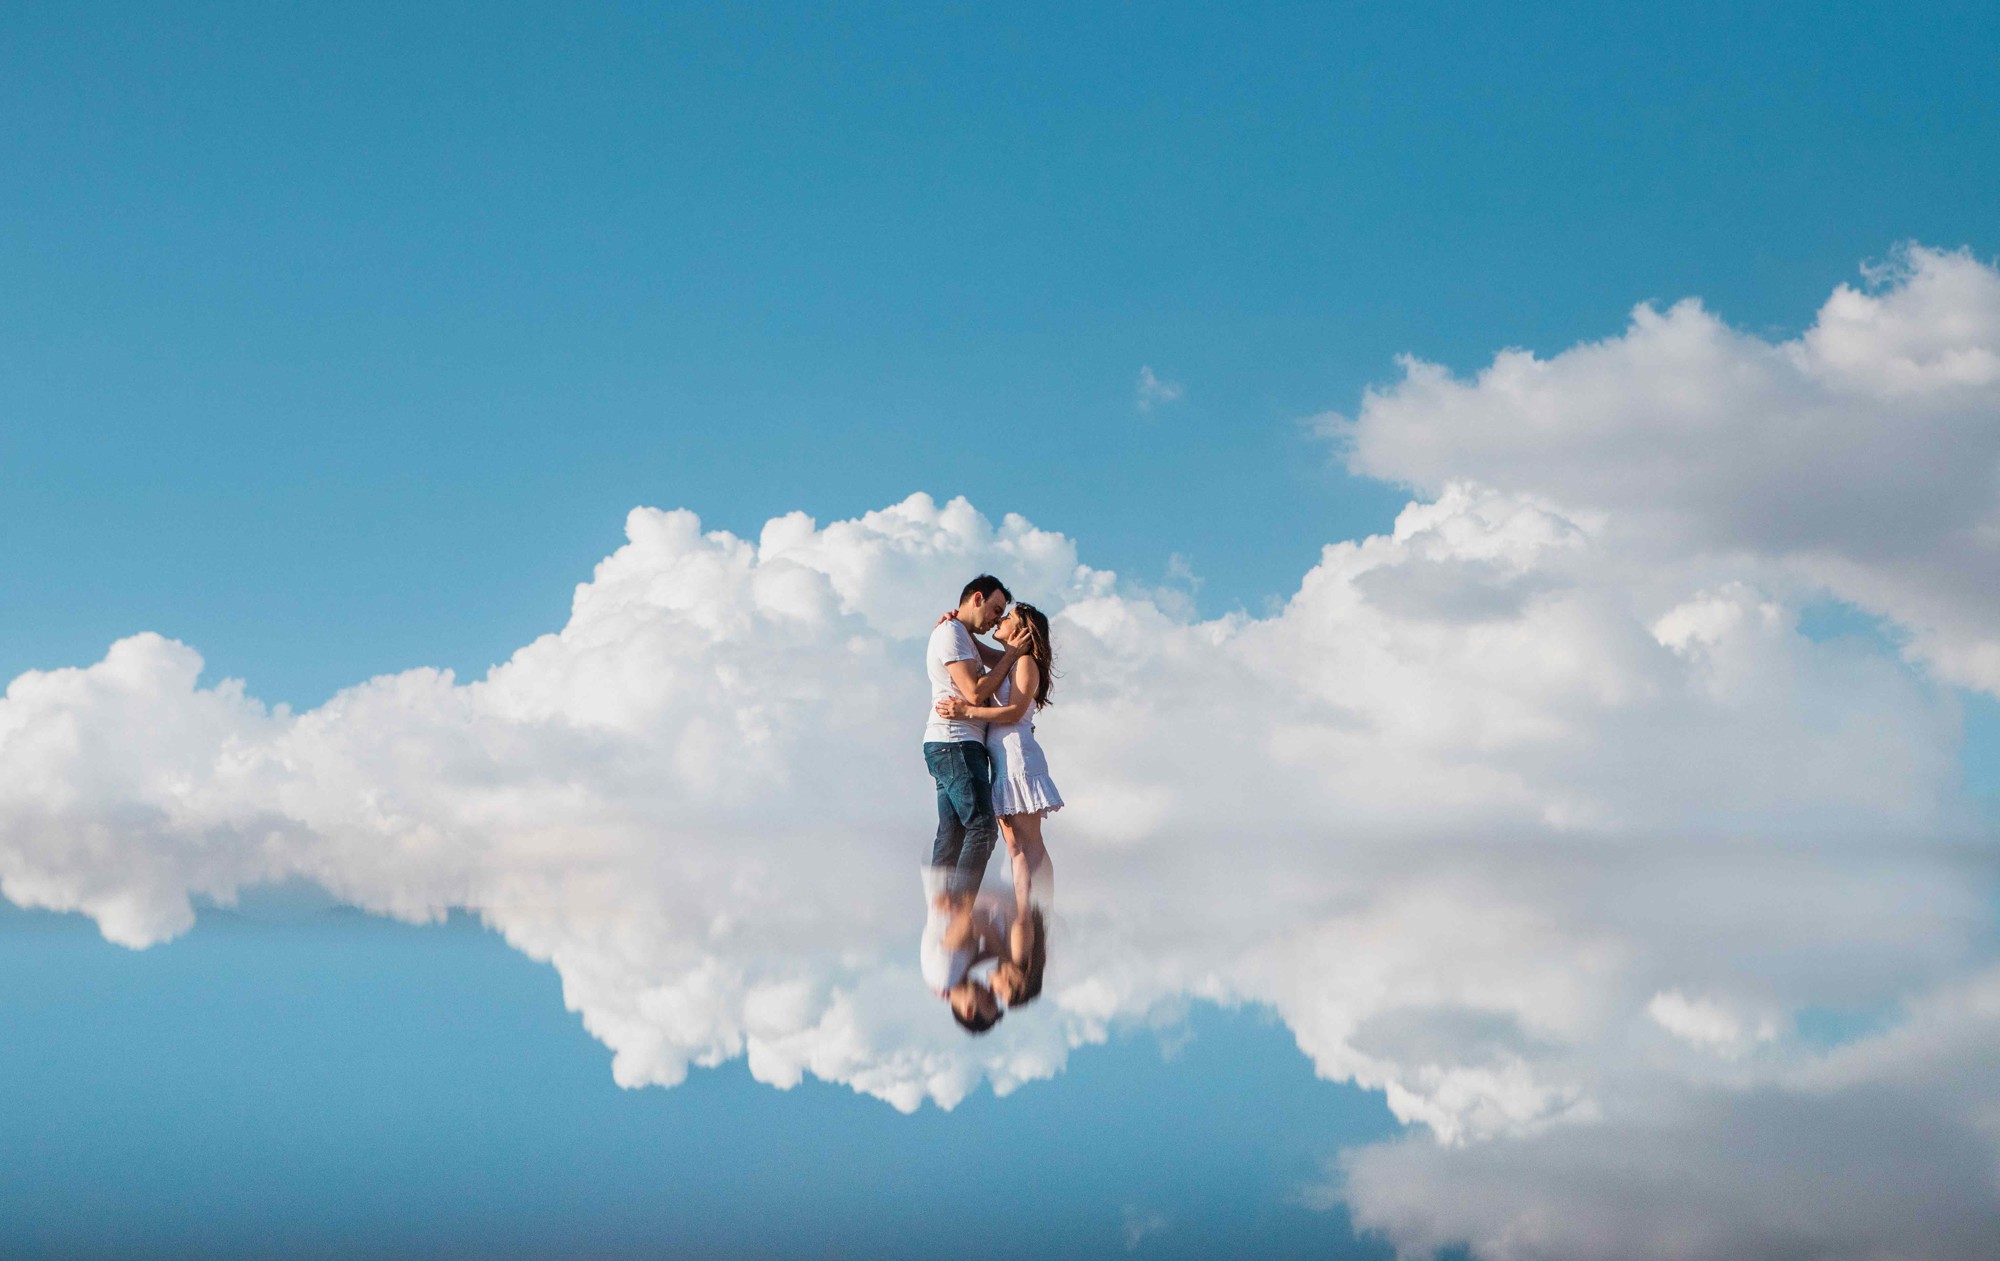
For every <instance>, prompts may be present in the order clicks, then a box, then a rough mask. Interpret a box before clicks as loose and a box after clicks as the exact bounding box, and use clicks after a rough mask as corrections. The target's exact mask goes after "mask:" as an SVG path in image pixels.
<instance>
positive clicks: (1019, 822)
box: [937, 604, 1063, 988]
mask: <svg viewBox="0 0 2000 1261" xmlns="http://www.w3.org/2000/svg"><path fill="white" fill-rule="evenodd" d="M996 634H997V636H998V638H999V639H1000V641H1001V642H1002V643H1006V644H1010V645H1014V646H1017V647H1019V648H1021V649H1022V655H1021V656H1020V658H1019V659H1018V660H1016V661H1015V662H1014V667H1013V669H1011V670H1009V671H1007V672H1006V674H1005V675H1004V676H1003V675H998V674H988V675H986V676H985V677H984V678H982V679H980V680H979V686H978V689H977V691H976V696H977V698H978V699H979V700H980V701H986V700H988V699H989V698H990V699H991V700H992V702H993V703H992V704H976V705H975V704H969V703H968V702H966V701H965V700H964V699H962V698H961V697H957V696H949V697H946V698H944V699H943V700H940V701H939V702H938V703H937V712H938V713H939V714H941V715H943V716H944V717H946V718H963V719H969V720H971V721H973V722H984V723H986V724H987V727H986V751H987V752H988V753H989V754H991V755H992V759H993V812H994V813H995V814H997V815H999V816H1000V829H1001V832H1002V834H1003V835H1004V836H1005V837H1006V839H1007V852H1008V854H1009V855H1010V856H1011V857H1012V859H1013V863H1014V889H1015V892H1016V894H1017V896H1018V897H1020V898H1021V900H1022V906H1021V907H1020V915H1019V917H1018V919H1019V922H1022V923H1026V922H1027V920H1028V914H1027V912H1028V907H1027V904H1026V899H1027V897H1028V894H1029V891H1030V890H1031V889H1032V890H1035V892H1036V896H1037V898H1038V899H1039V898H1041V897H1043V896H1045V895H1046V893H1047V889H1048V883H1049V881H1050V879H1051V878H1052V877H1053V876H1054V875H1055V870H1054V868H1053V867H1052V866H1051V865H1050V863H1049V851H1048V848H1047V847H1046V846H1045V845H1044V844H1043V843H1042V820H1043V819H1044V818H1045V817H1047V816H1048V815H1051V814H1054V813H1055V812H1056V811H1058V810H1060V809H1062V804H1063V799H1062V794H1061V793H1059V792H1057V791H1056V785H1055V781H1054V780H1053V779H1050V778H1049V761H1048V758H1047V757H1046V756H1044V755H1043V753H1042V746H1041V743H1040V742H1039V741H1037V740H1036V739H1035V722H1034V716H1035V714H1036V713H1037V712H1038V711H1039V710H1040V709H1041V708H1042V707H1043V706H1044V705H1047V704H1048V703H1049V686H1050V683H1051V681H1052V679H1053V676H1054V674H1055V670H1054V666H1055V648H1054V645H1053V644H1052V643H1051V641H1050V639H1049V619H1048V618H1047V617H1045V616H1043V614H1042V611H1041V610H1040V609H1038V608H1036V607H1035V606H1034V605H1032V604H1016V605H1015V606H1014V607H1013V608H1011V609H1009V610H1008V611H1007V616H1006V617H1004V618H1002V619H1001V620H1000V625H999V627H998V628H997V630H996ZM1027 931H1031V934H1032V935H1033V936H1034V937H1035V938H1036V939H1039V937H1040V932H1039V930H1027ZM1037 980H1038V982H1039V977H1038V978H1037ZM1038 988H1039V984H1038Z"/></svg>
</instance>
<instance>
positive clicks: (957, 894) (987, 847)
mask: <svg viewBox="0 0 2000 1261" xmlns="http://www.w3.org/2000/svg"><path fill="white" fill-rule="evenodd" d="M1013 599H1014V597H1013V594H1012V593H1011V592H1009V591H1008V590H1007V588H1006V587H1005V586H1003V585H1002V584H1001V582H1000V580H999V579H998V578H995V577H994V576H993V575H991V574H981V575H979V576H978V577H977V578H974V579H973V580H972V581H971V582H968V583H966V584H965V590H964V591H962V592H960V593H959V597H958V609H957V611H956V612H953V613H951V614H948V615H947V616H946V617H945V619H944V620H943V621H941V622H939V623H938V624H937V628H936V629H935V630H933V631H932V632H931V639H930V644H929V647H928V648H927V649H926V650H925V654H924V665H925V668H926V669H927V670H928V672H929V674H930V680H931V704H932V706H936V704H937V702H938V701H939V700H941V699H943V698H944V697H947V696H962V697H964V698H965V699H966V700H967V701H970V702H972V703H974V704H977V703H978V701H979V696H978V692H977V689H978V686H979V680H980V678H981V677H982V676H983V675H985V674H986V672H987V671H988V670H1002V671H1004V670H1008V669H1011V668H1012V667H1013V665H1014V661H1015V659H1016V658H1018V657H1019V656H1020V655H1021V648H1020V647H1019V646H1016V645H1009V646H1008V647H1006V648H1005V649H1000V648H990V647H988V646H987V645H985V644H982V643H980V642H979V641H978V640H977V639H975V638H974V636H976V635H983V634H985V633H986V632H987V631H989V630H992V629H993V628H994V627H995V626H998V625H999V624H1000V619H1001V617H1002V616H1004V615H1005V614H1006V612H1007V606H1008V605H1009V604H1010V603H1012V602H1013ZM924 765H925V766H927V767H929V768H930V772H931V778H932V779H933V780H935V781H936V782H937V804H938V828H937V839H936V841H935V842H934V843H933V844H932V846H931V867H932V868H933V869H934V870H935V869H943V874H944V875H945V882H944V883H945V889H944V890H943V891H944V892H945V893H946V894H947V895H949V896H951V897H953V898H964V899H966V900H968V901H969V900H970V899H971V897H972V895H973V894H975V893H977V892H979V882H980V880H981V879H983V878H984V877H985V875H986V859H987V856H988V855H990V854H991V853H992V852H993V842H994V840H995V839H996V838H997V837H998V835H999V830H1000V825H999V821H998V820H997V819H995V818H994V817H993V761H992V759H991V758H990V757H989V756H988V755H987V752H986V724H985V723H983V722H969V721H967V720H965V719H962V718H945V717H941V716H940V715H939V714H938V713H937V711H936V709H935V708H933V709H932V710H931V713H930V721H929V722H928V723H927V724H926V725H925V727H924Z"/></svg>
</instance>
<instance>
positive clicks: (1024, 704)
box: [937, 657, 1041, 723]
mask: <svg viewBox="0 0 2000 1261" xmlns="http://www.w3.org/2000/svg"><path fill="white" fill-rule="evenodd" d="M1001 677H1003V675H1002V672H1001V671H999V670H995V671H994V672H993V673H991V674H989V675H987V676H986V678H985V679H981V680H980V683H981V684H982V685H983V684H985V683H986V681H987V680H988V679H995V680H997V679H999V678H1001ZM1040 683H1041V671H1040V669H1039V668H1037V667H1036V665H1035V659H1034V658H1033V657H1022V658H1021V659H1020V660H1018V661H1016V662H1015V663H1014V696H1013V699H1011V700H1009V701H1008V702H1007V703H1006V704H1005V705H968V704H967V703H966V702H964V701H962V700H960V699H959V698H958V697H956V696H947V697H945V698H944V699H943V700H941V701H939V702H938V703H937V712H938V713H939V714H940V715H942V716H943V717H946V718H965V719H969V720H970V721H972V722H1002V723H1005V722H1019V721H1021V719H1023V718H1025V717H1027V715H1028V710H1029V709H1031V708H1032V707H1033V706H1034V703H1035V691H1036V689H1037V688H1038V687H1039V686H1040ZM999 686H1000V685H999V683H998V682H995V683H994V684H993V689H994V690H997V689H998V688H999Z"/></svg>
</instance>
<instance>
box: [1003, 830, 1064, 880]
mask: <svg viewBox="0 0 2000 1261" xmlns="http://www.w3.org/2000/svg"><path fill="white" fill-rule="evenodd" d="M1000 826H1001V827H1002V828H1003V829H1005V831H1006V834H1007V853H1008V855H1009V856H1010V857H1011V858H1012V859H1013V861H1014V888H1015V890H1016V891H1017V892H1025V891H1026V890H1029V889H1032V888H1033V887H1034V885H1035V883H1036V882H1037V881H1046V880H1048V879H1050V878H1052V877H1053V876H1054V875H1055V870H1054V868H1052V867H1051V866H1050V865H1049V850H1048V846H1046V845H1044V844H1042V816H1041V815H1039V814H1010V815H1008V816H1007V817H1006V818H1004V819H1002V820H1000Z"/></svg>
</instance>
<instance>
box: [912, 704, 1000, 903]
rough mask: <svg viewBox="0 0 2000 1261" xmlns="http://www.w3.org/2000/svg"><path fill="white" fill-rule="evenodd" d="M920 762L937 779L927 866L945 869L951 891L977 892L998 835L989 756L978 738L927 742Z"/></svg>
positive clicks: (991, 760)
mask: <svg viewBox="0 0 2000 1261" xmlns="http://www.w3.org/2000/svg"><path fill="white" fill-rule="evenodd" d="M924 765H925V766H927V767H929V768H930V772H931V778H932V779H934V780H936V781H937V804H938V827H937V840H936V841H935V842H933V843H932V845H931V866H933V867H942V868H945V869H946V872H947V876H946V887H947V888H949V889H950V890H951V891H952V892H953V893H977V892H978V891H979V882H980V880H981V879H983V878H984V877H985V875H986V859H987V857H988V856H989V855H991V854H992V853H993V842H994V841H995V840H997V839H999V835H1000V823H999V821H998V820H997V819H995V818H994V817H993V757H992V755H991V754H989V753H987V751H986V746H985V745H983V744H981V743H979V742H978V741H977V740H956V741H951V742H944V741H937V740H932V741H927V742H926V743H925V744H924Z"/></svg>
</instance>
